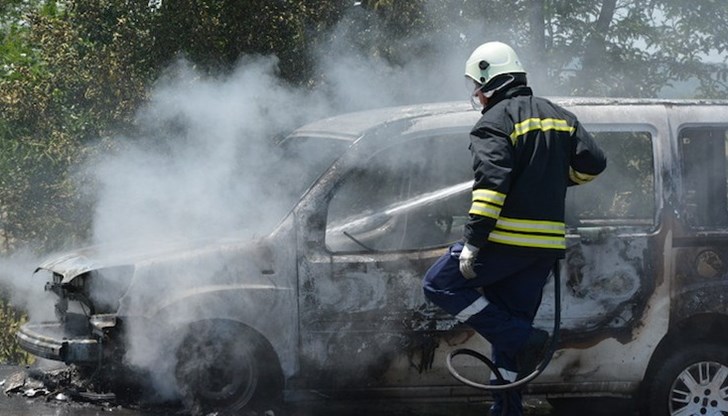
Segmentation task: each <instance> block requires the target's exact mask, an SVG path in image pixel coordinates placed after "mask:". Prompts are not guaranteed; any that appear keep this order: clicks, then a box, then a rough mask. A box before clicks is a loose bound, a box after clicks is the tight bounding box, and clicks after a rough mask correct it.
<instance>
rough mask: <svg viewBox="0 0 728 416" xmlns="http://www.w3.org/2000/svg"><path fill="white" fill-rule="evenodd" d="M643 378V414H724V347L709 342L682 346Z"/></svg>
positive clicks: (727, 406) (727, 401)
mask: <svg viewBox="0 0 728 416" xmlns="http://www.w3.org/2000/svg"><path fill="white" fill-rule="evenodd" d="M650 378H651V380H650V379H647V380H646V381H647V383H648V384H647V387H646V389H645V396H644V413H645V414H647V415H649V416H666V415H723V414H727V413H728V398H727V397H724V396H723V394H722V391H725V389H726V388H728V348H726V347H724V346H721V345H718V344H710V343H702V344H700V343H699V344H695V345H686V346H683V347H680V348H678V349H677V350H676V351H675V352H674V353H672V354H671V355H669V356H668V357H667V358H666V359H665V360H664V361H663V362H662V363H661V364H660V365H659V367H658V368H657V369H656V371H655V372H654V373H653V376H652V377H650Z"/></svg>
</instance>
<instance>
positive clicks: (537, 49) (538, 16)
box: [528, 0, 548, 85]
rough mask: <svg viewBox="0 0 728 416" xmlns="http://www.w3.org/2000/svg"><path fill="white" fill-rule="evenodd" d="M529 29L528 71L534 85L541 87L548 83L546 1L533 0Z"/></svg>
mask: <svg viewBox="0 0 728 416" xmlns="http://www.w3.org/2000/svg"><path fill="white" fill-rule="evenodd" d="M529 29H530V33H529V34H530V38H531V44H530V45H529V48H528V52H529V55H530V57H529V58H530V59H528V61H529V65H528V70H529V73H530V75H531V76H530V78H532V81H534V82H533V84H536V85H540V84H544V83H546V82H548V81H547V69H548V65H546V22H545V18H544V0H531V13H530V14H529Z"/></svg>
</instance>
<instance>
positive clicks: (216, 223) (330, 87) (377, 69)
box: [82, 21, 480, 395]
mask: <svg viewBox="0 0 728 416" xmlns="http://www.w3.org/2000/svg"><path fill="white" fill-rule="evenodd" d="M349 23H350V22H346V21H345V22H343V23H342V24H341V25H340V26H339V27H337V28H336V29H335V30H334V33H333V34H332V36H331V37H330V38H329V39H330V40H329V41H327V42H326V43H325V44H324V45H322V47H321V48H320V50H319V52H318V53H317V54H316V56H317V57H318V64H317V67H318V68H319V72H320V73H321V79H322V80H323V82H322V85H321V86H320V87H319V88H315V89H306V88H300V87H293V86H291V85H288V84H286V83H285V82H283V81H281V80H280V78H279V77H278V66H279V61H278V59H277V58H276V57H274V56H247V57H243V58H242V59H241V60H240V62H239V64H238V65H237V67H236V69H235V70H234V71H232V72H231V73H230V74H227V75H222V76H210V75H206V74H203V73H200V72H198V71H197V70H196V69H195V68H194V66H193V65H192V64H191V63H189V62H187V61H185V60H180V61H178V62H177V63H176V64H175V65H173V66H172V67H170V68H169V69H168V71H167V72H166V73H165V75H164V77H163V78H162V79H160V80H159V81H158V82H157V84H156V86H155V88H154V90H153V91H152V93H151V99H150V101H149V103H148V104H147V105H145V106H144V107H143V108H141V109H140V110H139V113H138V116H137V119H136V121H137V126H138V129H139V131H140V134H139V135H137V136H134V137H120V138H115V139H113V140H111V142H112V143H113V144H114V149H113V151H112V152H109V151H104V152H99V156H98V157H97V158H95V159H94V160H93V161H91V163H89V164H88V165H87V166H86V167H85V169H84V170H83V175H82V176H83V177H86V178H87V177H92V178H93V180H92V182H93V183H94V184H95V186H93V187H92V188H90V192H89V195H88V197H90V198H94V200H95V201H96V210H95V215H94V218H93V236H92V243H93V244H94V245H97V246H99V247H102V248H101V250H102V251H101V253H99V256H101V257H114V256H116V255H118V254H119V253H117V252H115V250H119V243H120V242H123V243H124V244H123V245H124V246H126V247H130V246H131V247H133V248H134V251H136V252H139V251H144V250H145V249H149V250H152V249H155V248H156V247H158V246H159V245H160V241H167V242H170V241H180V240H199V239H210V238H213V237H235V238H245V237H251V236H256V235H265V234H266V233H267V232H269V231H270V230H271V229H272V227H273V226H274V225H275V224H276V223H277V222H278V221H280V220H281V218H283V216H284V215H285V213H286V212H287V210H290V209H291V207H292V204H293V203H294V202H295V201H296V200H297V199H298V196H299V195H298V194H296V193H295V192H298V191H300V189H299V190H296V191H295V192H294V190H293V188H295V186H293V185H292V184H293V183H295V182H296V180H295V178H296V177H299V176H304V177H305V176H307V175H306V173H305V172H303V171H300V170H296V169H306V163H303V164H297V163H294V162H295V161H292V160H287V159H285V158H283V157H282V156H281V155H280V154H279V153H278V152H277V151H276V150H277V149H276V148H275V142H276V138H279V137H282V136H284V135H285V134H286V133H287V132H290V131H291V130H293V129H294V128H296V127H297V126H300V125H302V124H304V123H306V122H307V121H312V120H316V119H320V118H323V117H326V116H329V115H333V114H338V113H343V112H348V111H355V110H361V109H367V108H377V107H383V106H392V105H401V104H412V103H420V102H433V101H444V100H464V99H465V98H466V96H467V93H468V90H467V89H466V88H465V87H464V84H463V81H462V63H463V62H464V60H465V58H466V57H467V55H468V54H469V53H470V49H471V45H469V44H468V43H469V40H470V39H471V34H470V32H471V31H469V32H468V34H466V33H464V32H463V31H461V30H459V31H457V32H454V33H448V34H443V36H442V37H441V38H437V39H429V40H425V39H418V38H413V39H405V42H406V43H407V44H409V45H411V48H412V51H413V53H412V54H405V55H404V58H403V59H401V60H400V61H399V62H397V63H392V62H391V61H390V60H387V59H383V58H381V57H371V56H368V55H366V54H361V53H360V52H359V49H358V48H352V44H354V43H355V42H354V40H355V38H356V37H357V36H358V33H356V32H353V31H352V29H351V28H352V26H351V25H350V24H349ZM476 30H477V29H476V28H473V29H472V31H476ZM472 38H473V39H478V41H479V40H480V37H479V36H472ZM414 51H425V52H423V53H414ZM104 143H108V141H106V142H104ZM298 157H299V158H300V159H301V160H303V161H306V160H311V161H313V160H314V159H315V158H316V155H305V154H299V155H298ZM311 164H313V162H312V163H311ZM292 166H295V168H293V167H292ZM291 244H293V242H291ZM246 267H249V266H248V265H245V264H242V263H236V259H235V258H230V257H227V256H226V255H222V254H221V255H220V256H212V257H211V258H205V259H201V260H197V259H194V258H188V259H184V260H183V261H182V262H181V263H180V265H179V267H169V268H168V269H164V270H160V269H159V268H156V269H155V274H156V275H154V276H150V275H144V276H142V275H140V273H138V274H137V275H136V276H135V279H136V280H138V281H142V280H143V281H144V284H143V285H140V284H139V283H135V285H138V286H137V288H136V289H135V291H134V292H133V293H130V294H127V296H126V298H125V299H124V302H125V305H127V306H126V308H127V310H130V311H134V310H135V306H136V305H139V306H140V307H141V306H142V305H146V306H148V305H150V304H153V303H154V302H156V301H158V300H160V299H163V298H164V295H165V294H168V293H169V292H170V291H171V290H176V291H180V292H182V291H184V290H186V289H190V288H193V287H196V286H197V287H199V286H203V285H205V284H215V283H219V282H218V281H217V280H216V279H219V278H220V276H221V275H226V274H227V275H230V274H235V275H236V276H244V275H246V274H247V273H246V272H245V268H246ZM160 274H163V275H160ZM172 285H173V286H174V287H171V286H172ZM105 287H106V286H105V285H104V284H100V283H98V284H96V285H95V290H105V289H104V288H105ZM239 296H241V297H239V298H237V299H236V300H234V301H233V302H235V303H238V304H245V303H246V302H247V300H246V299H245V296H246V295H244V294H243V295H239ZM291 301H292V302H294V303H295V302H296V300H295V299H291ZM251 303H252V302H251ZM218 306H219V307H220V308H221V311H220V316H224V315H225V312H224V311H222V309H225V308H228V307H230V305H227V304H221V305H218ZM199 312H200V311H199V310H196V309H195V307H194V306H190V309H189V310H185V311H181V312H180V313H178V314H177V316H175V319H177V320H180V321H184V320H185V319H186V317H192V316H195V315H196V314H198V313H199ZM274 313H275V312H272V313H271V314H263V313H261V315H264V316H273V314H274ZM180 314H181V315H185V316H181V315H180ZM206 314H207V315H208V316H210V315H215V312H211V311H209V310H208V311H206ZM156 332H158V331H157V329H156V328H153V327H152V328H151V329H150V327H148V326H143V325H140V326H138V327H131V328H129V329H128V332H127V336H128V339H127V344H128V345H127V347H128V353H127V355H126V357H125V360H126V361H127V363H129V364H131V365H132V366H134V367H137V368H143V369H145V370H146V371H148V372H149V373H150V377H151V379H152V380H153V381H154V383H155V387H156V391H157V392H158V393H160V394H166V395H171V394H173V392H174V391H175V388H174V387H175V379H174V371H175V365H176V363H175V361H174V356H175V355H174V349H175V348H176V346H177V345H178V343H179V341H180V340H179V339H176V340H172V341H168V340H165V342H161V343H160V342H156V341H155V337H154V336H153V335H154V334H155V333H156Z"/></svg>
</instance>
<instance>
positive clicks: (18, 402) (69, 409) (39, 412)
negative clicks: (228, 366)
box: [0, 366, 555, 416]
mask: <svg viewBox="0 0 728 416" xmlns="http://www.w3.org/2000/svg"><path fill="white" fill-rule="evenodd" d="M23 370H24V369H23V368H20V367H15V366H0V383H2V386H0V387H1V388H2V391H3V392H4V391H5V390H6V389H7V388H8V387H9V386H10V385H11V383H13V379H14V377H15V375H17V374H19V373H21V372H22V371H23ZM34 393H35V394H36V395H35V396H34V397H29V396H32V395H33V394H34ZM526 408H527V412H526V415H528V416H555V415H554V414H553V413H552V412H551V408H550V407H549V406H548V404H546V403H545V402H543V401H541V400H538V399H529V400H528V402H527V405H526ZM372 414H376V415H380V416H415V415H416V416H441V415H458V416H476V415H477V416H485V415H487V414H488V404H487V403H412V402H408V403H393V402H386V403H383V402H366V403H361V402H333V403H332V402H317V403H304V404H297V405H289V406H285V407H284V408H282V409H277V411H274V412H268V413H267V414H266V415H261V416H365V415H366V416H370V415H372ZM0 415H3V416H96V415H104V416H107V415H116V416H162V415H174V416H186V415H187V412H185V410H184V409H182V408H179V407H166V408H160V407H156V408H154V407H150V408H143V407H142V406H139V405H128V404H127V405H124V406H121V405H118V404H116V403H111V402H104V401H103V400H97V401H96V402H94V403H89V402H83V401H80V400H74V399H72V398H70V397H68V396H66V395H64V394H63V393H58V392H47V391H41V392H37V393H36V392H35V391H34V390H33V389H28V388H26V389H23V390H22V391H17V392H14V393H8V394H0ZM211 416H212V415H211ZM241 416H246V415H244V414H243V415H241Z"/></svg>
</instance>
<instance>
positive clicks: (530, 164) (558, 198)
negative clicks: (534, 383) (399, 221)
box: [423, 42, 606, 416]
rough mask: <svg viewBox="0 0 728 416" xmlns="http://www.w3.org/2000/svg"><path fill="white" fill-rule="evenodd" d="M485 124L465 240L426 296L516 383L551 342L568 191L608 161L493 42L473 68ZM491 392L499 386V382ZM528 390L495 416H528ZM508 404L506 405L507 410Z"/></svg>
mask: <svg viewBox="0 0 728 416" xmlns="http://www.w3.org/2000/svg"><path fill="white" fill-rule="evenodd" d="M465 77H466V79H467V80H468V82H469V83H470V84H471V85H472V87H473V88H474V89H473V92H472V97H471V100H477V104H479V105H480V106H482V111H481V113H482V116H481V118H480V120H479V121H478V122H477V123H476V124H475V126H474V127H473V129H472V131H471V132H470V151H471V153H472V157H473V171H474V179H475V180H474V184H473V194H472V205H471V206H470V210H469V221H468V222H467V224H466V225H465V230H464V236H463V237H464V238H463V240H462V241H461V242H458V243H455V244H454V245H452V246H451V247H450V248H449V250H448V252H447V253H446V254H445V255H444V256H442V257H441V258H440V259H438V260H437V261H436V262H435V264H433V265H432V266H431V267H430V269H429V270H428V271H427V273H426V274H425V277H424V280H423V288H424V292H425V296H426V297H427V298H428V299H429V300H430V301H432V302H433V303H435V304H436V305H438V306H439V307H441V308H442V309H444V310H445V311H447V312H448V313H450V314H452V315H453V316H454V317H455V318H456V319H457V320H458V321H460V322H464V323H465V324H467V325H469V326H470V327H472V328H473V329H474V330H475V331H477V332H478V333H479V334H480V335H482V336H483V337H485V339H486V340H488V342H489V343H490V344H491V350H492V354H493V361H494V363H495V364H496V366H497V367H498V368H499V370H500V372H501V374H502V375H503V376H504V378H505V380H506V381H508V382H512V381H515V380H517V379H520V378H522V377H524V376H527V375H529V374H530V373H531V372H533V370H535V368H536V366H537V365H538V363H539V362H540V361H541V358H542V356H543V355H544V354H545V352H546V349H547V345H548V339H549V334H548V332H546V331H544V330H542V329H538V328H534V327H533V319H534V316H535V315H536V311H537V310H538V307H539V305H540V303H541V294H542V291H543V287H544V285H545V284H546V281H547V279H548V276H549V275H550V273H551V270H552V269H553V267H554V265H555V262H556V261H558V259H561V258H563V257H564V251H565V248H566V239H565V224H564V206H565V197H566V188H567V187H568V186H571V185H580V184H584V183H586V182H589V181H591V180H592V179H594V178H595V177H596V176H597V175H598V174H599V173H601V172H602V171H603V170H604V169H605V168H606V158H605V156H604V154H603V152H602V151H601V150H600V149H599V147H598V146H597V145H596V143H595V141H594V139H593V137H592V136H591V135H590V134H589V133H588V132H587V131H586V130H585V129H584V127H583V126H582V125H581V124H580V123H579V121H578V120H577V118H576V117H575V116H574V115H573V114H572V113H570V112H568V111H566V110H565V109H563V108H561V107H559V106H558V105H556V104H554V103H552V102H550V101H548V100H547V99H544V98H540V97H536V96H534V95H533V92H532V90H531V88H530V87H528V86H527V80H526V71H525V70H524V68H523V66H522V65H521V62H520V61H519V59H518V56H517V55H516V53H515V51H514V50H513V49H512V48H511V47H510V46H508V45H506V44H504V43H501V42H488V43H485V44H483V45H481V46H479V47H478V48H477V49H475V51H473V53H472V55H471V56H470V58H469V59H468V60H467V62H466V63H465ZM491 383H495V380H494V377H493V376H491ZM521 399H522V398H521V393H520V391H508V392H506V393H505V394H496V395H495V397H494V404H493V407H492V409H491V414H492V415H495V416H506V415H502V414H501V413H502V411H503V409H504V408H505V409H507V412H508V415H521V414H522V413H523V405H522V400H521ZM504 400H506V401H507V403H506V405H505V406H504V402H503V401H504Z"/></svg>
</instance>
